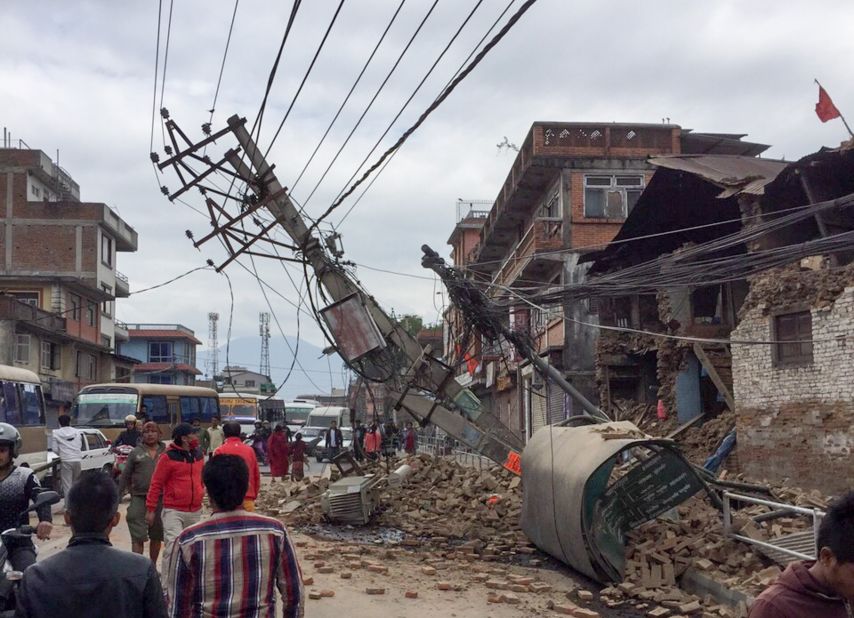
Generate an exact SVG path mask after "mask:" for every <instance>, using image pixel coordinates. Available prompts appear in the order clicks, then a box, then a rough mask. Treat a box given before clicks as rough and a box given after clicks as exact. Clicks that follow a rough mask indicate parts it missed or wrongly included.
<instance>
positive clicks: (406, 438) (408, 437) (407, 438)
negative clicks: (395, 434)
mask: <svg viewBox="0 0 854 618" xmlns="http://www.w3.org/2000/svg"><path fill="white" fill-rule="evenodd" d="M417 448H418V435H417V434H416V433H415V428H414V427H413V426H412V421H406V424H405V425H404V428H403V450H404V451H406V453H407V454H408V455H414V454H415V450H416V449H417Z"/></svg>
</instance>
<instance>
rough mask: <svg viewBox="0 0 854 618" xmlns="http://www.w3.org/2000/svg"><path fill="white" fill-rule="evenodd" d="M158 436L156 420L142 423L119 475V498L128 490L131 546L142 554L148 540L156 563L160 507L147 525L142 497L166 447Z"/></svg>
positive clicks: (159, 537) (134, 550) (160, 539)
mask: <svg viewBox="0 0 854 618" xmlns="http://www.w3.org/2000/svg"><path fill="white" fill-rule="evenodd" d="M160 437H161V435H160V427H159V426H158V425H157V423H151V422H148V423H146V424H145V425H143V427H142V444H140V445H139V446H137V447H136V448H135V449H134V450H133V451H131V453H130V455H128V460H127V463H126V464H125V468H124V470H122V475H121V477H120V478H119V498H121V496H122V495H124V493H125V491H130V504H129V505H128V510H127V522H128V530H129V531H130V539H131V549H133V552H134V553H136V554H141V553H142V551H143V549H144V548H145V543H146V542H150V544H149V546H148V555H149V557H150V558H151V561H152V562H154V563H157V557H158V556H159V555H160V546H161V544H162V543H163V519H162V517H163V507H162V505H159V506H158V508H157V509H156V510H155V512H154V522H153V523H152V524H151V525H148V523H147V522H146V521H145V512H146V509H145V498H146V496H147V495H148V488H149V486H150V485H151V477H152V476H153V475H154V468H155V466H156V465H157V460H158V459H160V456H161V455H162V454H163V452H164V451H165V450H166V445H165V444H163V442H162V441H161V439H160Z"/></svg>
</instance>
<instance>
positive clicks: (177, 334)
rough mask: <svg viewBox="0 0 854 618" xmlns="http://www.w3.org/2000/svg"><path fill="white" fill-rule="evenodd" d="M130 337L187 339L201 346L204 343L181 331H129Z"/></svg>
mask: <svg viewBox="0 0 854 618" xmlns="http://www.w3.org/2000/svg"><path fill="white" fill-rule="evenodd" d="M128 337H130V338H131V339H133V338H136V339H186V340H188V341H192V342H193V343H195V344H197V345H201V344H202V342H201V341H199V340H198V339H196V338H195V337H193V336H192V335H189V334H187V333H185V332H183V331H180V330H155V329H144V330H136V329H129V330H128Z"/></svg>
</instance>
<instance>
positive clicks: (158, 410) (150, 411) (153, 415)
mask: <svg viewBox="0 0 854 618" xmlns="http://www.w3.org/2000/svg"><path fill="white" fill-rule="evenodd" d="M142 405H143V407H144V408H145V411H146V414H147V415H148V420H150V421H154V422H155V423H169V422H170V421H169V407H168V406H167V405H166V395H143V397H142Z"/></svg>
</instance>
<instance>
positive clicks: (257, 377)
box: [222, 365, 276, 395]
mask: <svg viewBox="0 0 854 618" xmlns="http://www.w3.org/2000/svg"><path fill="white" fill-rule="evenodd" d="M222 384H223V386H222V389H223V391H224V392H227V391H229V390H231V389H232V388H233V389H235V390H237V391H239V392H241V393H247V394H255V395H262V394H263V395H273V394H275V392H276V386H275V384H273V383H272V380H271V379H270V376H265V375H264V374H263V373H258V372H257V371H250V370H249V369H247V368H246V367H240V366H238V365H230V366H228V367H226V368H225V369H223V370H222Z"/></svg>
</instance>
